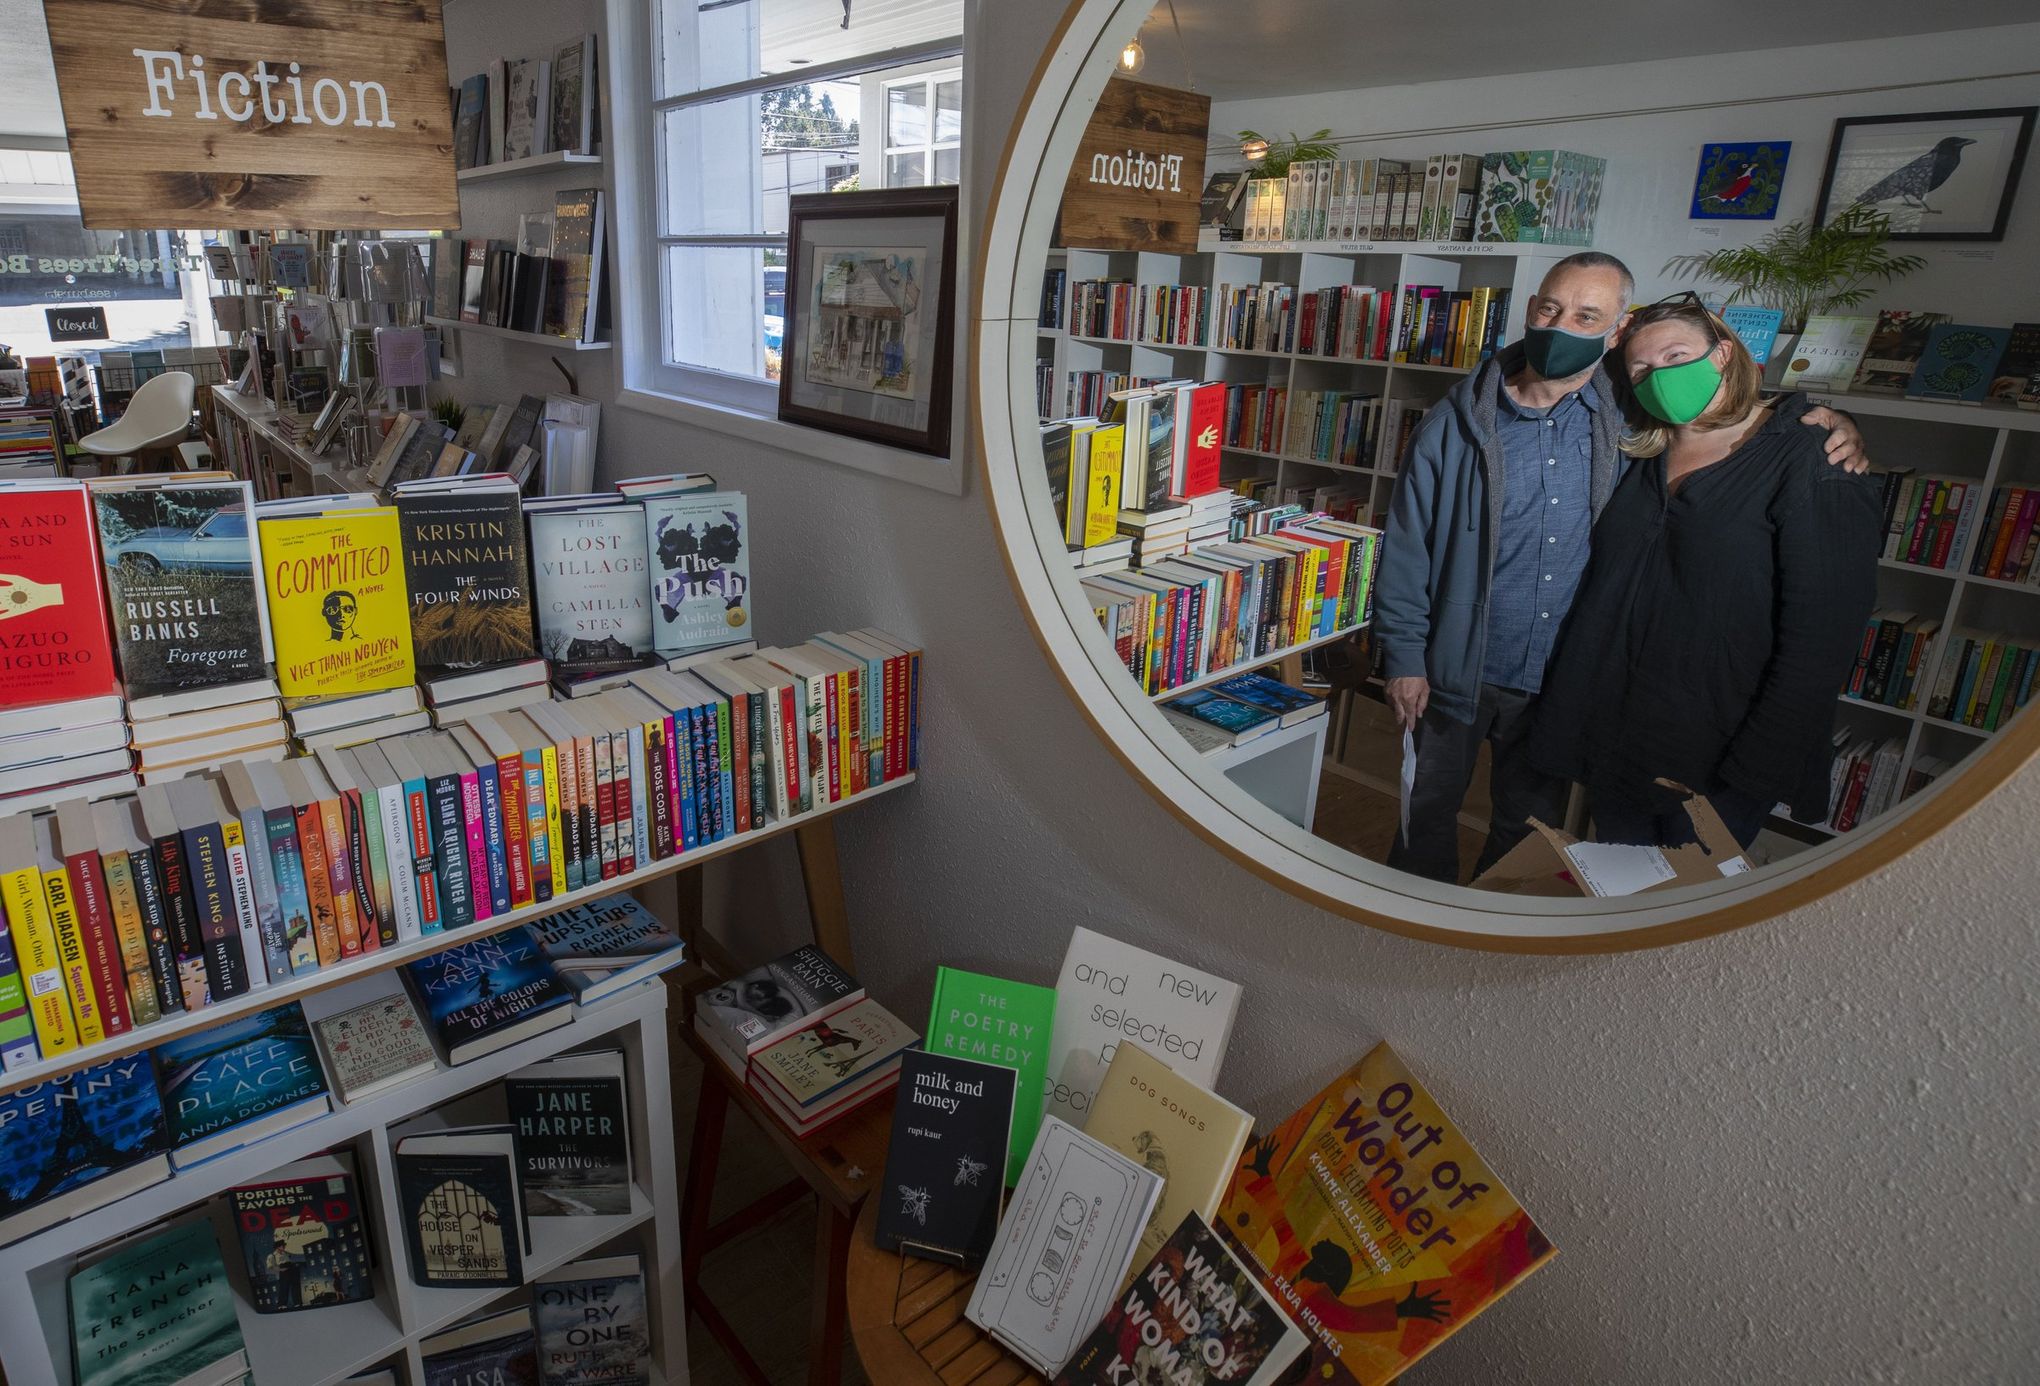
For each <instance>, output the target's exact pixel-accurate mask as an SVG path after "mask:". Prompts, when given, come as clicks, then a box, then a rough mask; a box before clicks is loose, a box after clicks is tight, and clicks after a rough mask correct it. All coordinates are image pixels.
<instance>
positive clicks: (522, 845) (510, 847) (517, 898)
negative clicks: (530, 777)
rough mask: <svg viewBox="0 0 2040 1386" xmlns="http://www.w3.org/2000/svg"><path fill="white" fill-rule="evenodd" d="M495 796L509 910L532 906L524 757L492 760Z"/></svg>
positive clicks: (514, 755)
mask: <svg viewBox="0 0 2040 1386" xmlns="http://www.w3.org/2000/svg"><path fill="white" fill-rule="evenodd" d="M496 785H497V793H498V795H499V796H500V797H501V799H502V801H503V852H504V856H505V857H506V858H507V860H506V862H505V863H504V864H505V866H506V867H507V868H508V870H509V872H510V907H511V908H512V909H519V908H521V907H523V906H525V905H528V904H530V903H532V894H531V858H530V856H529V855H527V853H528V851H529V846H528V844H527V843H526V842H525V840H524V757H523V756H522V755H521V754H512V755H507V756H498V757H496Z"/></svg>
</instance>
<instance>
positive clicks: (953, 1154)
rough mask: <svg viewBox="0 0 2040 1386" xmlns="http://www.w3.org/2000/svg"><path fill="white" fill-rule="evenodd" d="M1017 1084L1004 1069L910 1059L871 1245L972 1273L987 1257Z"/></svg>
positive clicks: (937, 1058) (923, 1056) (906, 1057)
mask: <svg viewBox="0 0 2040 1386" xmlns="http://www.w3.org/2000/svg"><path fill="white" fill-rule="evenodd" d="M1017 1082H1018V1075H1017V1074H1016V1073H1015V1072H1014V1071H1013V1070H1012V1069H1010V1068H1006V1067H1004V1066H1002V1065H999V1064H985V1063H978V1062H977V1061H975V1060H973V1059H958V1058H954V1057H951V1056H948V1055H943V1054H929V1053H926V1052H924V1051H922V1050H909V1051H907V1053H905V1054H903V1055H901V1057H900V1082H899V1088H900V1091H899V1097H898V1099H897V1100H896V1101H895V1103H894V1104H893V1125H892V1143H891V1145H890V1146H889V1147H888V1148H887V1151H886V1160H885V1179H884V1181H883V1182H882V1183H881V1184H880V1185H879V1188H878V1191H877V1192H876V1193H875V1194H874V1195H873V1197H875V1198H877V1199H879V1200H880V1203H879V1212H878V1225H877V1227H876V1229H875V1230H874V1233H873V1237H874V1240H875V1241H876V1242H877V1243H878V1246H879V1248H880V1249H881V1250H884V1251H894V1250H898V1251H905V1252H906V1253H908V1254H909V1255H913V1256H925V1257H928V1258H930V1259H932V1260H938V1261H947V1262H950V1263H951V1264H954V1265H959V1266H964V1267H974V1266H976V1265H977V1264H978V1263H979V1262H981V1261H982V1260H984V1257H985V1253H986V1252H987V1251H988V1250H990V1249H991V1245H992V1235H993V1234H994V1233H995V1232H996V1231H997V1230H998V1225H999V1193H1000V1191H1001V1190H1002V1189H1004V1188H1005V1187H1006V1138H1007V1135H1008V1133H1009V1131H1010V1129H1011V1126H1012V1121H1013V1095H1014V1089H1015V1085H1016V1084H1017Z"/></svg>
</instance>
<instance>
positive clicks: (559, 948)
mask: <svg viewBox="0 0 2040 1386" xmlns="http://www.w3.org/2000/svg"><path fill="white" fill-rule="evenodd" d="M531 931H532V933H533V934H535V935H536V936H537V937H538V946H539V947H540V948H541V949H543V950H544V952H545V956H546V960H547V961H548V962H550V963H551V964H552V965H553V967H554V968H555V969H556V970H557V971H558V972H559V975H560V980H561V981H562V982H565V983H566V984H567V989H568V990H569V991H572V992H573V993H574V999H575V1000H576V1001H578V1002H580V1003H581V1004H582V1005H584V1006H585V1005H589V1004H591V1003H593V1002H596V1001H600V1000H601V999H603V998H604V997H606V996H611V995H614V994H615V993H616V992H619V991H622V990H623V989H624V988H625V987H629V986H634V985H636V984H637V983H638V982H641V981H643V980H644V979H645V978H647V977H653V976H657V975H658V974H659V973H661V972H664V971H666V970H667V969H668V968H673V967H678V966H679V965H680V963H681V960H682V956H683V954H684V952H685V949H684V946H683V944H682V942H681V940H680V939H679V938H678V937H677V936H676V935H674V933H673V932H672V931H671V930H669V929H668V928H667V927H666V926H665V925H664V924H661V923H660V922H659V919H658V916H657V915H655V914H653V913H652V912H651V911H650V910H648V909H646V908H645V907H644V906H643V905H641V904H639V903H638V902H637V901H636V900H634V899H632V898H631V897H630V896H628V895H607V896H604V897H603V898H601V899H599V900H590V901H589V902H588V903H586V904H584V905H570V906H568V907H567V908H566V909H563V910H560V911H557V912H556V913H553V914H549V915H546V916H545V917H544V918H542V919H534V920H533V921H532V922H531Z"/></svg>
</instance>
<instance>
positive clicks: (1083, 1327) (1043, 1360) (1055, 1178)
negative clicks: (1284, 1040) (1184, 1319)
mask: <svg viewBox="0 0 2040 1386" xmlns="http://www.w3.org/2000/svg"><path fill="white" fill-rule="evenodd" d="M1025 1096H1026V1095H1025V1093H1024V1092H1023V1093H1022V1094H1021V1097H1022V1100H1023V1101H1024V1100H1025ZM1161 1187H1162V1180H1161V1176H1160V1175H1158V1174H1156V1173H1155V1172H1154V1171H1153V1170H1150V1169H1146V1168H1143V1167H1142V1166H1140V1165H1136V1164H1135V1163H1134V1162H1133V1161H1131V1160H1129V1159H1127V1158H1126V1157H1125V1156H1124V1155H1121V1154H1120V1153H1119V1152H1117V1151H1115V1150H1110V1149H1108V1148H1106V1147H1105V1146H1104V1145H1102V1144H1100V1143H1099V1142H1097V1141H1094V1140H1092V1139H1091V1138H1090V1137H1089V1136H1086V1135H1085V1134H1084V1133H1083V1132H1081V1131H1079V1130H1077V1129H1076V1128H1075V1127H1072V1126H1069V1125H1067V1124H1065V1123H1064V1122H1062V1121H1059V1120H1057V1119H1056V1118H1055V1117H1049V1118H1048V1119H1047V1120H1045V1121H1044V1122H1042V1124H1041V1137H1040V1139H1039V1140H1037V1141H1036V1142H1035V1143H1034V1150H1033V1152H1032V1153H1031V1154H1030V1155H1029V1156H1028V1157H1027V1162H1026V1164H1025V1165H1024V1166H1023V1167H1022V1168H1021V1170H1020V1175H1019V1179H1018V1181H1017V1182H1016V1183H1015V1184H1014V1186H1013V1196H1012V1198H1011V1199H1009V1200H1008V1201H1007V1204H1006V1216H1005V1217H1004V1218H1003V1219H1002V1220H1001V1221H1000V1223H999V1231H998V1235H997V1236H996V1237H995V1238H994V1239H993V1241H992V1252H991V1256H990V1257H989V1258H988V1259H987V1260H986V1262H985V1266H984V1269H983V1270H982V1271H981V1272H980V1273H979V1274H978V1278H977V1285H976V1287H975V1288H974V1289H973V1290H972V1291H971V1296H970V1303H969V1304H968V1305H967V1306H966V1307H965V1309H964V1315H965V1317H967V1318H968V1319H969V1320H970V1321H971V1322H972V1323H974V1324H976V1325H977V1326H978V1327H980V1328H982V1329H984V1330H985V1331H986V1332H987V1333H990V1334H991V1335H992V1336H993V1337H995V1338H997V1339H998V1340H999V1341H1000V1342H1002V1343H1004V1344H1005V1345H1006V1346H1007V1347H1009V1348H1011V1349H1013V1351H1014V1352H1015V1353H1017V1354H1018V1355H1019V1356H1020V1357H1021V1359H1022V1360H1024V1361H1025V1362H1026V1363H1027V1364H1028V1365H1029V1366H1031V1367H1033V1368H1034V1369H1035V1370H1036V1371H1038V1372H1040V1373H1041V1374H1042V1375H1043V1376H1054V1375H1055V1374H1056V1373H1057V1372H1059V1371H1061V1370H1062V1368H1063V1364H1064V1363H1066V1362H1067V1361H1069V1359H1070V1356H1071V1355H1072V1354H1073V1353H1075V1352H1076V1350H1077V1346H1078V1344H1079V1343H1081V1342H1082V1341H1083V1338H1084V1335H1085V1334H1087V1333H1089V1332H1090V1330H1091V1329H1092V1328H1093V1327H1095V1326H1096V1325H1097V1323H1098V1321H1099V1320H1100V1319H1102V1318H1103V1317H1104V1316H1105V1310H1106V1308H1107V1306H1108V1305H1109V1304H1110V1303H1111V1302H1112V1300H1113V1298H1114V1297H1115V1295H1116V1294H1117V1293H1118V1290H1119V1287H1120V1285H1121V1283H1122V1282H1124V1281H1125V1279H1126V1272H1127V1270H1128V1269H1129V1268H1130V1267H1131V1266H1132V1265H1133V1254H1134V1249H1135V1247H1136V1246H1137V1245H1138V1243H1139V1241H1140V1230H1141V1228H1142V1227H1144V1226H1146V1225H1147V1220H1148V1217H1149V1215H1150V1214H1151V1213H1153V1212H1154V1206H1155V1199H1156V1197H1157V1196H1159V1194H1160V1193H1161Z"/></svg>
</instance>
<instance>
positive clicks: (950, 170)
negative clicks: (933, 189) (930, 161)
mask: <svg viewBox="0 0 2040 1386" xmlns="http://www.w3.org/2000/svg"><path fill="white" fill-rule="evenodd" d="M935 181H936V182H938V183H960V182H962V181H963V151H962V150H960V149H938V150H936V151H935Z"/></svg>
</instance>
